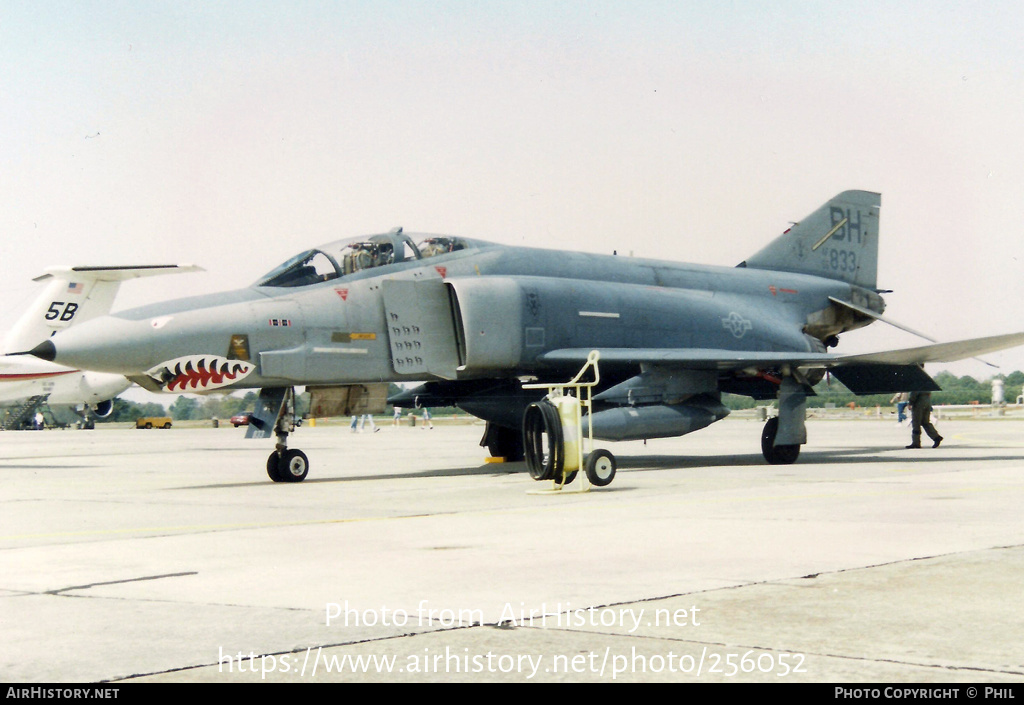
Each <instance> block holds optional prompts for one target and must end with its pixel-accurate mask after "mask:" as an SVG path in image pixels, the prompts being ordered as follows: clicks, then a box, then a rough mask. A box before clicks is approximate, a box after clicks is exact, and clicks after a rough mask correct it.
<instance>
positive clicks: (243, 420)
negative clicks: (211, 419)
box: [231, 411, 252, 428]
mask: <svg viewBox="0 0 1024 705" xmlns="http://www.w3.org/2000/svg"><path fill="white" fill-rule="evenodd" d="M251 417H252V412H251V411H243V412H242V413H240V414H235V415H234V416H232V417H231V425H232V426H234V427H235V428H238V427H239V426H248V425H249V419H250V418H251Z"/></svg>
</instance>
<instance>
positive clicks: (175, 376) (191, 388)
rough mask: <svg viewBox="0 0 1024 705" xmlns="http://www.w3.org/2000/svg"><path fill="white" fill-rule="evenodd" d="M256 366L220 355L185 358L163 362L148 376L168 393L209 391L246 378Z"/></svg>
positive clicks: (150, 371) (149, 372)
mask: <svg viewBox="0 0 1024 705" xmlns="http://www.w3.org/2000/svg"><path fill="white" fill-rule="evenodd" d="M255 369H256V365H254V364H252V363H251V362H244V361H242V360H228V359H226V358H224V357H221V356H219V355H186V356H185V357H179V358H175V359H174V360H168V361H167V362H162V363H160V364H159V365H157V366H156V367H154V368H153V369H151V370H149V371H148V372H147V373H146V374H147V375H149V376H150V377H152V378H153V379H154V380H156V381H157V382H159V383H160V384H161V385H163V386H164V388H165V390H166V391H168V392H208V391H211V390H214V389H219V388H221V387H226V386H228V385H231V384H234V383H235V382H238V381H239V380H242V379H245V378H246V377H248V376H249V375H250V374H252V372H253V370H255Z"/></svg>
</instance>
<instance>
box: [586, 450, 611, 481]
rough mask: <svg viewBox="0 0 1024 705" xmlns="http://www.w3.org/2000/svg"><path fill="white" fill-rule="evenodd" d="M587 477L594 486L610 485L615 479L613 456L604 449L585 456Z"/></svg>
mask: <svg viewBox="0 0 1024 705" xmlns="http://www.w3.org/2000/svg"><path fill="white" fill-rule="evenodd" d="M586 473H587V479H588V480H590V484H592V485H594V486H595V487H605V486H606V485H610V484H611V482H612V480H614V479H615V456H614V455H612V454H611V453H609V452H608V451H606V450H604V449H599V450H595V451H594V452H593V453H591V454H590V455H588V456H587V467H586Z"/></svg>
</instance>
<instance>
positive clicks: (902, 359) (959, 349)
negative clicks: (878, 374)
mask: <svg viewBox="0 0 1024 705" xmlns="http://www.w3.org/2000/svg"><path fill="white" fill-rule="evenodd" d="M1018 345H1024V333H1010V334H1007V335H995V336H990V337H987V338H972V339H970V340H961V341H957V342H952V343H936V344H933V345H922V346H919V347H914V348H904V349H900V350H887V351H882V352H874V353H864V354H856V355H837V354H834V353H800V352H754V351H750V352H747V351H737V350H716V349H709V348H664V349H662V348H642V349H630V348H602V349H599V351H600V353H601V360H600V364H602V365H607V364H611V365H619V366H621V365H627V364H640V363H646V364H650V365H667V366H674V367H682V368H688V369H698V370H722V371H727V370H742V369H745V368H748V367H750V368H765V367H779V366H782V365H790V366H792V367H803V368H825V369H832V368H838V367H843V366H848V365H849V366H863V365H900V366H902V365H922V364H924V363H926V362H956V361H958V360H965V359H967V358H971V357H975V356H977V355H984V354H986V353H991V352H997V351H999V350H1005V349H1007V348H1012V347H1016V346H1018ZM589 354H590V350H588V349H585V348H566V349H562V350H552V351H551V352H548V353H545V354H544V355H542V356H541V360H543V361H544V362H551V363H579V364H580V365H582V364H583V363H585V362H586V361H587V355H589Z"/></svg>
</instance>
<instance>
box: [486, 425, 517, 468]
mask: <svg viewBox="0 0 1024 705" xmlns="http://www.w3.org/2000/svg"><path fill="white" fill-rule="evenodd" d="M484 443H486V445H487V452H488V453H490V454H491V456H492V457H495V458H504V459H505V461H506V462H509V463H518V462H521V461H522V460H523V457H524V455H523V434H522V433H521V432H519V431H517V430H515V429H514V428H508V427H507V426H497V425H492V426H491V427H490V428H488V429H487V436H486V437H485V438H484Z"/></svg>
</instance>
